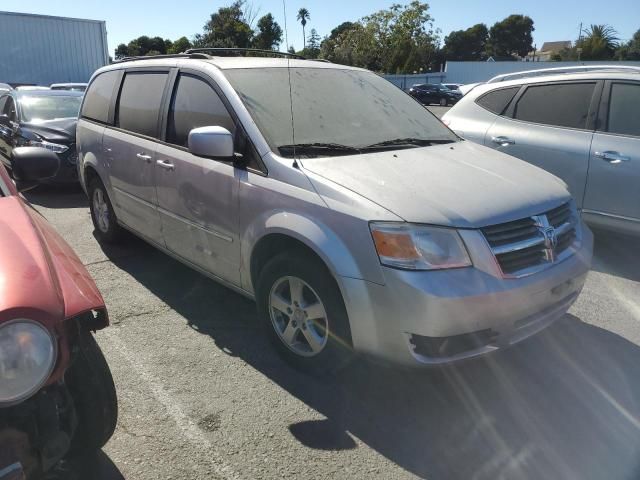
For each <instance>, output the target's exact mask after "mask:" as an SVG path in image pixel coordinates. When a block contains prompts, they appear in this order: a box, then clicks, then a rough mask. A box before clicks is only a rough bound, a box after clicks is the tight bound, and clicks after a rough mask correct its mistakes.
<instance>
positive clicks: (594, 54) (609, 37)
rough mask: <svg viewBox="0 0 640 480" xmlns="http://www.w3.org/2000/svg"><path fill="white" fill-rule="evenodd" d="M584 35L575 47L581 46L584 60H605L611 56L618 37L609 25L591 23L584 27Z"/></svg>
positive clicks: (616, 46)
mask: <svg viewBox="0 0 640 480" xmlns="http://www.w3.org/2000/svg"><path fill="white" fill-rule="evenodd" d="M583 33H584V37H583V38H582V39H581V40H580V41H579V45H576V46H577V47H581V48H582V52H583V53H582V59H584V60H606V59H608V58H613V55H614V53H615V51H616V49H617V48H618V45H619V41H620V39H619V38H618V32H616V31H615V29H614V28H613V27H611V26H609V25H604V24H603V25H591V26H590V27H589V28H586V29H584V32H583Z"/></svg>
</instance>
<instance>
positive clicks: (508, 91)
mask: <svg viewBox="0 0 640 480" xmlns="http://www.w3.org/2000/svg"><path fill="white" fill-rule="evenodd" d="M518 90H520V87H511V88H501V89H500V90H494V91H492V92H489V93H485V94H484V95H482V96H481V97H480V98H478V99H477V100H476V103H477V104H478V105H480V106H481V107H483V108H486V109H487V110H489V111H490V112H492V113H495V114H496V115H502V114H503V113H504V111H505V109H506V108H507V105H509V103H511V100H513V97H515V96H516V93H518Z"/></svg>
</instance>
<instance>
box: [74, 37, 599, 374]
mask: <svg viewBox="0 0 640 480" xmlns="http://www.w3.org/2000/svg"><path fill="white" fill-rule="evenodd" d="M217 52H218V50H216V49H196V50H195V51H193V52H190V53H187V54H183V55H173V56H171V57H169V58H167V57H157V58H148V59H135V60H131V61H124V62H120V63H115V64H113V65H110V66H108V67H104V68H102V69H100V70H98V71H97V72H96V73H95V74H94V76H93V78H92V80H91V81H90V83H89V87H88V89H87V92H86V94H85V97H84V102H83V105H82V109H81V114H80V120H79V121H78V152H79V156H80V157H79V162H78V167H79V171H80V174H79V178H80V180H81V183H82V185H83V186H84V188H85V189H86V192H87V194H88V197H89V205H90V211H91V217H92V220H93V224H94V227H95V230H94V234H95V236H96V237H97V239H98V240H99V241H100V242H115V241H118V240H120V239H122V237H121V233H122V230H123V229H126V230H130V231H132V232H134V233H135V234H136V235H138V236H139V237H141V238H143V239H145V240H146V241H148V242H149V243H150V244H152V245H154V246H156V247H157V248H159V249H160V250H162V251H164V252H166V253H168V254H169V255H171V256H173V257H175V258H177V259H178V260H180V261H182V262H183V263H185V264H186V265H189V266H190V267H192V268H194V269H196V270H197V271H199V272H202V273H204V274H205V275H208V276H210V277H211V278H213V279H215V280H217V281H219V282H221V283H222V284H224V285H227V286H229V287H230V288H232V289H234V290H235V291H237V292H239V293H241V294H243V295H245V296H247V297H249V298H252V299H255V300H256V302H257V305H258V310H259V312H260V318H261V323H262V325H263V327H264V328H265V331H266V333H267V334H268V336H269V338H270V339H271V340H272V342H273V344H274V345H275V347H276V348H277V350H278V352H279V353H280V354H281V355H282V356H283V357H284V358H285V359H286V360H288V361H289V362H291V363H292V364H293V365H294V366H296V367H299V368H301V369H306V370H311V371H314V372H326V371H332V370H334V369H336V368H339V367H340V366H342V365H344V364H345V363H347V362H348V360H349V359H350V358H351V357H352V355H353V354H354V352H361V353H365V354H369V355H373V356H375V357H378V358H382V359H384V360H389V361H392V362H399V363H402V364H405V365H412V366H420V365H423V366H424V365H438V364H444V363H450V362H455V361H458V360H462V359H469V358H472V357H476V356H479V355H482V354H485V353H488V352H492V351H495V350H498V349H501V348H504V347H507V346H509V345H512V344H514V343H517V342H519V341H520V340H523V339H524V338H527V337H529V336H530V335H533V334H534V333H536V332H538V331H540V330H541V329H543V328H545V327H546V326H548V325H550V324H551V323H552V322H553V321H555V320H556V319H558V318H560V317H561V316H562V315H564V314H565V313H566V311H567V309H568V308H569V307H570V305H571V304H572V303H573V302H574V301H575V299H576V298H577V296H578V294H579V292H580V291H581V289H582V286H583V285H584V281H585V278H586V275H587V271H588V270H589V266H590V262H591V255H592V236H591V233H590V231H589V229H588V228H586V227H585V226H584V225H583V224H582V222H581V221H580V219H579V217H578V215H577V211H576V209H575V204H574V202H573V201H572V200H571V197H570V195H569V192H568V191H567V190H566V188H565V185H564V184H563V183H562V182H561V181H560V180H558V179H557V178H555V177H554V176H552V175H550V174H548V173H547V172H545V171H543V170H541V169H539V168H536V167H533V166H531V165H529V164H527V163H525V162H521V161H518V160H515V159H513V158H512V157H509V156H508V155H504V154H501V153H499V152H495V151H493V150H491V149H488V148H485V147H482V146H478V145H474V144H473V143H471V142H465V141H462V140H461V139H460V138H459V137H458V136H456V135H455V134H454V133H453V132H452V131H450V130H449V129H447V128H446V127H445V126H444V125H443V124H442V123H441V122H440V121H439V120H438V119H437V118H436V117H435V116H434V115H433V114H431V113H430V112H429V111H428V110H427V109H425V108H423V107H422V106H420V105H419V104H418V103H417V102H416V101H414V100H413V99H412V98H410V97H409V96H407V95H406V94H405V93H404V92H402V91H401V90H399V89H398V88H397V87H395V86H394V85H393V84H391V83H390V82H388V81H386V80H384V79H383V78H381V77H379V76H378V75H376V74H374V73H372V72H369V71H366V70H362V69H358V68H354V67H348V66H343V65H337V64H332V63H325V62H317V61H309V60H302V59H299V58H296V57H295V56H294V57H293V58H288V59H286V58H257V57H246V58H237V57H228V56H218V55H217ZM223 52H224V53H225V54H227V53H228V52H227V50H224V49H223ZM234 52H236V51H234ZM251 53H252V54H254V52H251ZM280 55H286V54H280ZM290 79H291V83H289V80H290ZM151 268H153V267H152V266H151ZM176 288H178V286H176Z"/></svg>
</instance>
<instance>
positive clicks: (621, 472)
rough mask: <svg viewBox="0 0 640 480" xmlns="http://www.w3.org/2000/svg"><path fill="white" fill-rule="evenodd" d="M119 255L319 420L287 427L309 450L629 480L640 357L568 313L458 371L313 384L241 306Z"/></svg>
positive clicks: (361, 365) (469, 472) (166, 266)
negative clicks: (361, 450) (365, 449)
mask: <svg viewBox="0 0 640 480" xmlns="http://www.w3.org/2000/svg"><path fill="white" fill-rule="evenodd" d="M130 248H131V249H132V250H133V251H134V253H135V254H132V255H128V256H113V258H112V261H113V263H114V264H115V265H117V266H118V267H119V268H121V269H123V270H125V271H127V272H128V273H129V274H130V275H132V276H133V277H135V278H136V279H137V280H138V281H139V282H140V283H141V284H142V285H144V286H145V287H146V288H148V289H149V290H150V291H151V292H153V293H154V294H155V295H156V296H158V297H159V298H160V299H161V300H163V301H164V302H166V304H167V305H168V306H169V307H171V308H172V309H174V310H175V311H177V312H178V313H179V314H180V315H182V316H183V317H184V318H185V319H187V321H188V322H189V324H190V325H191V327H192V328H194V329H196V330H197V331H198V332H200V333H202V334H204V335H209V336H210V337H211V338H212V339H213V340H214V341H215V343H216V345H217V346H218V347H219V348H220V349H221V350H222V351H223V352H225V353H226V354H228V355H234V356H237V357H239V358H241V359H243V360H244V361H245V362H247V363H248V364H249V365H251V366H252V367H253V368H255V369H256V370H258V371H260V372H261V373H262V374H263V375H265V376H266V377H268V378H270V379H271V380H272V381H273V382H275V383H276V384H278V385H279V386H280V387H281V388H283V389H285V390H286V391H288V392H289V393H290V394H291V395H294V396H295V397H297V398H298V399H300V400H301V401H303V402H305V403H306V404H307V405H309V406H310V407H311V408H313V409H314V410H316V411H318V412H320V413H321V414H322V415H324V416H325V417H326V420H321V421H318V420H312V421H307V422H301V423H296V424H292V425H289V426H288V430H289V433H290V434H291V435H293V436H294V437H295V438H296V439H297V440H298V441H299V442H301V443H302V444H304V445H306V446H307V447H309V448H310V449H318V450H334V451H339V450H344V449H353V448H356V447H357V445H356V443H355V441H354V439H353V437H357V438H358V439H360V440H361V441H362V442H364V443H365V444H366V445H368V446H369V447H371V448H373V449H374V450H375V451H377V452H379V453H380V454H381V455H383V456H385V457H386V458H388V459H389V460H390V461H392V462H394V463H395V464H397V465H399V466H400V467H402V468H404V469H405V470H407V471H409V472H411V473H413V474H415V475H417V476H420V477H427V478H430V479H458V478H459V479H468V478H474V479H494V478H531V479H540V478H549V479H551V478H580V479H591V478H593V479H602V478H607V479H617V478H620V479H623V478H638V476H639V475H640V375H638V365H640V347H638V346H637V345H635V344H633V343H631V342H629V341H627V340H625V339H624V338H622V337H620V336H618V335H616V334H613V333H611V332H609V331H607V330H604V329H601V328H598V327H595V326H592V325H588V324H586V323H584V322H582V321H581V320H580V319H579V318H577V317H574V316H571V315H567V316H565V318H563V319H562V320H560V321H559V322H557V323H556V324H554V325H553V326H551V327H550V328H548V329H547V330H545V331H544V332H542V333H541V334H539V335H538V336H536V337H534V338H532V339H529V340H527V341H525V342H523V343H522V344H520V345H519V346H517V347H516V348H513V349H511V350H509V351H507V352H503V353H500V354H498V355H494V356H491V357H488V358H485V359H483V360H477V361H473V362H469V363H467V364H465V365H462V366H459V367H456V368H448V369H444V370H428V371H424V370H420V371H407V370H399V369H390V368H383V367H381V366H377V365H372V364H371V363H369V362H365V361H361V360H360V361H357V362H355V363H354V364H353V365H352V366H351V367H350V368H348V369H346V370H345V371H343V372H342V373H340V374H339V375H337V376H335V377H333V378H331V379H325V380H319V379H314V378H310V377H307V376H305V375H303V374H301V373H299V372H297V371H295V370H293V369H291V368H289V367H288V366H286V365H285V364H283V363H282V362H281V361H280V360H279V359H278V358H277V357H276V356H275V354H274V353H273V350H272V348H271V346H270V345H268V342H267V340H266V339H265V337H264V336H263V334H262V332H261V330H260V328H258V320H257V316H256V314H255V306H254V304H253V303H252V302H250V301H248V300H247V299H245V298H244V297H242V296H240V295H238V294H235V293H233V292H231V291H230V290H228V289H226V288H224V287H222V286H219V285H218V284H216V283H215V282H213V281H210V280H208V279H206V278H205V277H203V276H201V275H199V274H197V273H195V272H193V271H191V270H190V269H188V268H187V267H184V266H182V265H181V264H180V263H178V262H176V261H174V260H172V259H170V258H169V257H167V256H166V255H164V254H162V253H160V252H158V251H156V250H154V249H153V248H151V247H148V246H146V245H145V244H143V243H142V242H139V241H132V244H131V246H130ZM106 253H107V255H109V251H106ZM167 279H171V280H170V281H167ZM176 285H180V288H179V289H177V288H175V287H176ZM389 321H393V319H389ZM363 473H364V472H363Z"/></svg>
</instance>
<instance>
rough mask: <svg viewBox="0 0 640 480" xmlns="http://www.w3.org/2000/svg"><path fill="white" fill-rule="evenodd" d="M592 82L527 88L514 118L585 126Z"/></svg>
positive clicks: (517, 105) (593, 86)
mask: <svg viewBox="0 0 640 480" xmlns="http://www.w3.org/2000/svg"><path fill="white" fill-rule="evenodd" d="M595 85H596V84H595V83H564V84H562V83H561V84H553V85H540V86H532V87H528V88H527V90H526V91H525V92H524V94H523V95H522V97H521V98H520V100H518V103H517V104H516V108H515V111H514V118H516V119H518V120H524V121H527V122H534V123H542V124H545V125H554V126H558V127H568V128H586V126H587V116H588V115H589V106H590V105H591V97H592V96H593V91H594V89H595Z"/></svg>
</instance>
